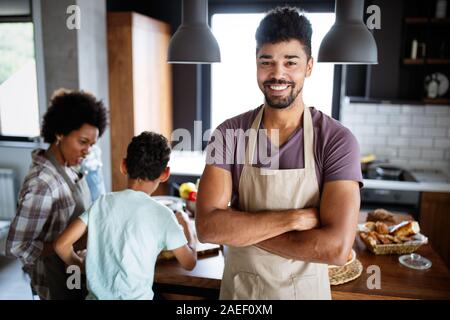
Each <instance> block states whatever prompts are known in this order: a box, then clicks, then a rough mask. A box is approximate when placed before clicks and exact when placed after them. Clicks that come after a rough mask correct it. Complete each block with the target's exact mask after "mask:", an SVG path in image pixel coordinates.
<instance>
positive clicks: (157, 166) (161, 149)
mask: <svg viewBox="0 0 450 320" xmlns="http://www.w3.org/2000/svg"><path fill="white" fill-rule="evenodd" d="M169 159H170V148H169V143H168V141H167V139H166V138H165V137H164V136H163V135H160V134H158V133H154V132H149V131H144V132H142V133H141V134H140V135H138V136H136V137H134V138H133V139H132V140H131V142H130V144H129V145H128V149H127V157H126V159H125V164H126V167H127V172H128V177H129V178H131V179H138V178H140V179H143V180H155V179H156V178H158V177H159V176H160V175H161V173H162V172H163V171H164V169H165V168H166V167H167V163H168V162H169Z"/></svg>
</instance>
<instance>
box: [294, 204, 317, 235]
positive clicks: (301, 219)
mask: <svg viewBox="0 0 450 320" xmlns="http://www.w3.org/2000/svg"><path fill="white" fill-rule="evenodd" d="M294 215H295V219H294V223H293V226H292V229H293V230H295V231H305V230H311V229H314V228H318V227H320V219H319V210H317V208H307V209H299V210H295V211H294Z"/></svg>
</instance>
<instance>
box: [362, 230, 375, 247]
mask: <svg viewBox="0 0 450 320" xmlns="http://www.w3.org/2000/svg"><path fill="white" fill-rule="evenodd" d="M359 235H360V236H361V239H362V240H363V241H364V242H365V243H366V244H367V245H369V246H372V247H374V246H376V245H377V242H378V240H377V238H376V237H375V238H374V237H373V235H369V233H367V232H360V234H359Z"/></svg>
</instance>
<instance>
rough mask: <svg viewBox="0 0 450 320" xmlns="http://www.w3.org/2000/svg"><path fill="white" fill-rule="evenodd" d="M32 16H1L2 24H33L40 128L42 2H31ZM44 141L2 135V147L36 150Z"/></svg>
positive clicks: (42, 107) (43, 95)
mask: <svg viewBox="0 0 450 320" xmlns="http://www.w3.org/2000/svg"><path fill="white" fill-rule="evenodd" d="M29 4H30V14H28V15H8V16H0V23H16V22H17V23H20V22H31V23H33V41H34V58H35V62H36V82H37V96H38V115H39V127H41V120H42V117H43V115H44V114H45V112H46V92H45V76H44V52H43V46H42V23H41V17H40V12H41V10H40V1H39V0H29ZM42 144H43V140H42V138H41V137H40V136H36V137H25V136H4V135H2V134H1V133H0V147H18V148H35V147H41V146H42Z"/></svg>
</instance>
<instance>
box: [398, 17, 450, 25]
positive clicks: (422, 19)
mask: <svg viewBox="0 0 450 320" xmlns="http://www.w3.org/2000/svg"><path fill="white" fill-rule="evenodd" d="M405 23H407V24H426V23H432V24H447V23H450V18H431V19H428V18H427V17H407V18H405Z"/></svg>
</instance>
